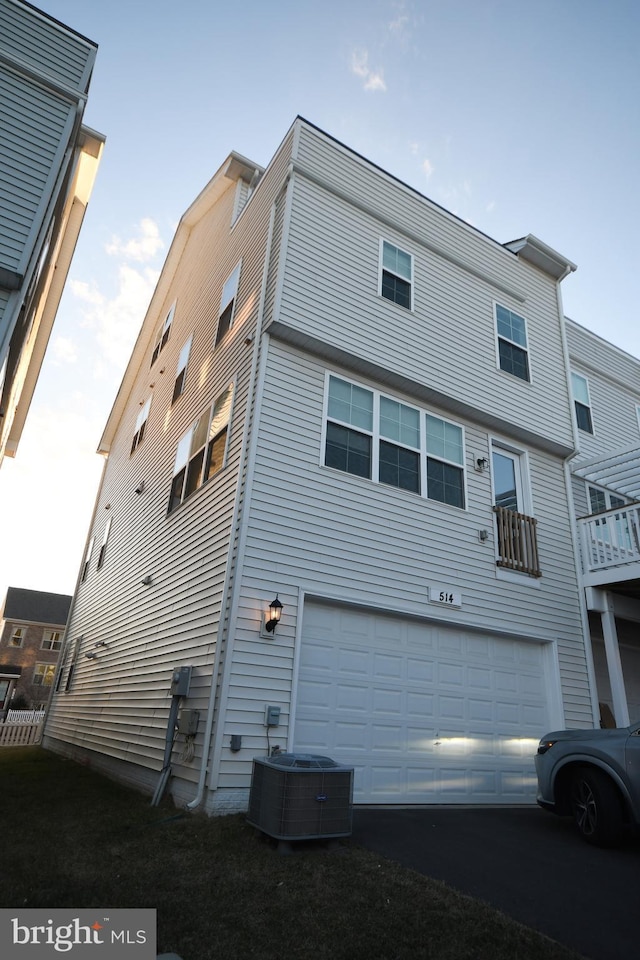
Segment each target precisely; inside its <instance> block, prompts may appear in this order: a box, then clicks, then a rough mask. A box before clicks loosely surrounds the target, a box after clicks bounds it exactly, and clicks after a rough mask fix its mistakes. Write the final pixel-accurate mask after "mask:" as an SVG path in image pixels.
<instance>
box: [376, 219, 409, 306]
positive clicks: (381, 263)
mask: <svg viewBox="0 0 640 960" xmlns="http://www.w3.org/2000/svg"><path fill="white" fill-rule="evenodd" d="M385 243H386V244H387V245H388V246H389V247H393V248H394V250H399V251H400V253H404V254H405V256H407V257H409V259H410V261H411V279H410V280H407V278H406V277H403V276H402V275H401V274H400V273H395V272H394V271H393V270H389V269H388V268H385V267H384V245H385ZM385 272H386V273H389V274H390V275H391V276H394V277H397V278H398V279H399V280H403V281H404V282H405V283H408V284H409V287H410V290H409V300H410V304H409V306H408V307H406V306H405V305H404V304H403V303H399V302H398V301H397V300H394V299H392V298H391V297H386V296H385V295H384V293H383V292H382V284H383V274H384V273H385ZM414 293H415V257H414V255H413V254H412V253H409V251H408V250H405V249H404V248H403V247H400V246H398V244H397V243H393V241H391V240H387V238H386V237H380V241H379V247H378V296H379V297H381V298H382V299H383V300H384V301H385V303H393V304H394V305H395V306H396V307H401V308H402V309H403V310H409V311H410V312H411V313H413V311H414V304H415V299H414Z"/></svg>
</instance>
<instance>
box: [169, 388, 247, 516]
mask: <svg viewBox="0 0 640 960" xmlns="http://www.w3.org/2000/svg"><path fill="white" fill-rule="evenodd" d="M227 393H229V394H230V396H229V398H228V400H225V397H226V394H227ZM234 400H235V381H232V382H231V383H229V384H227V386H226V387H225V389H224V390H223V391H222V392H221V393H220V394H218V396H217V397H216V399H215V401H214V402H213V403H212V404H211V406H210V407H209V408H208V411H207V410H206V409H205V410H203V412H202V413H201V414H200V416H199V417H198V418H197V419H196V420H195V421H194V422H193V423H192V424H191V426H190V428H189V429H188V430H187V431H186V433H183V434H182V436H181V437H180V439H179V441H178V443H177V445H176V456H175V460H174V465H173V473H172V475H171V489H170V492H169V503H168V505H167V515H169V514H172V513H175V511H176V510H177V509H178V508H179V507H181V506H182V504H183V503H185V502H186V501H187V500H190V499H191V497H192V496H193V494H195V493H197V491H198V490H200V488H201V487H204V486H206V485H207V483H208V482H209V481H210V480H212V479H213V477H215V476H216V475H217V474H219V473H221V472H222V471H223V470H224V469H225V467H226V466H227V457H228V453H229V437H230V433H231V419H232V416H233V403H234ZM225 405H226V412H225ZM217 407H219V408H220V409H219V410H218V411H216V408H217ZM207 413H208V416H207V420H206V427H204V429H203V430H202V434H203V442H202V443H199V444H198V446H197V447H196V448H195V449H193V440H194V437H195V435H196V431H197V430H198V428H199V426H200V424H201V423H203V422H204V421H203V417H204V416H205V415H207ZM221 415H222V416H223V419H222V420H221V421H220V424H219V425H218V429H216V432H215V433H214V434H213V435H212V433H211V431H212V428H213V427H214V424H215V421H216V416H221ZM223 434H224V451H223V454H222V461H221V464H220V466H219V467H218V469H217V470H215V471H214V472H213V473H210V468H211V459H212V454H213V452H214V450H215V446H216V441H217V440H219V438H220V437H222V436H223ZM181 447H182V449H183V451H184V450H186V451H187V452H186V456H184V453H183V454H182V455H181ZM183 457H184V463H183V459H182V458H183ZM198 460H200V463H199V464H198V463H197V461H198ZM196 466H197V475H195V476H196V479H197V482H196V484H195V486H193V489H191V490H189V481H190V478H191V479H193V477H194V473H192V472H191V468H193V469H195V468H196ZM178 478H181V480H180V483H179V484H178ZM178 487H179V489H180V496H179V497H178V496H177V490H178Z"/></svg>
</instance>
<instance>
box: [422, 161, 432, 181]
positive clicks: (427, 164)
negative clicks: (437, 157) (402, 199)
mask: <svg viewBox="0 0 640 960" xmlns="http://www.w3.org/2000/svg"><path fill="white" fill-rule="evenodd" d="M422 169H423V171H424V174H425V176H426V177H427V178H429V177H430V176H431V174H432V173H433V164H432V163H431V161H430V160H428V159H427V158H426V157H425V159H424V160H423V162H422Z"/></svg>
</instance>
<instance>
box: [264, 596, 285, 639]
mask: <svg viewBox="0 0 640 960" xmlns="http://www.w3.org/2000/svg"><path fill="white" fill-rule="evenodd" d="M281 616H282V604H281V603H280V601H279V600H278V594H277V593H276V598H275V600H272V601H271V603H270V604H269V612H268V613H267V614H265V624H264V628H265V630H266V631H267V633H275V629H276V625H277V624H278V622H279V620H280V617H281Z"/></svg>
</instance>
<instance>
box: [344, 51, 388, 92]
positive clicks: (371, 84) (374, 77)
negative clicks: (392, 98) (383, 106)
mask: <svg viewBox="0 0 640 960" xmlns="http://www.w3.org/2000/svg"><path fill="white" fill-rule="evenodd" d="M351 72H352V73H354V74H355V75H356V77H360V79H361V80H363V81H364V89H365V90H370V91H372V92H375V91H376V90H380V91H382V92H383V93H384V92H385V91H386V89H387V85H386V84H385V82H384V75H383V73H382V70H372V69H371V67H370V66H369V53H368V51H367V50H362V49H361V50H354V51H353V53H352V54H351Z"/></svg>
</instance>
